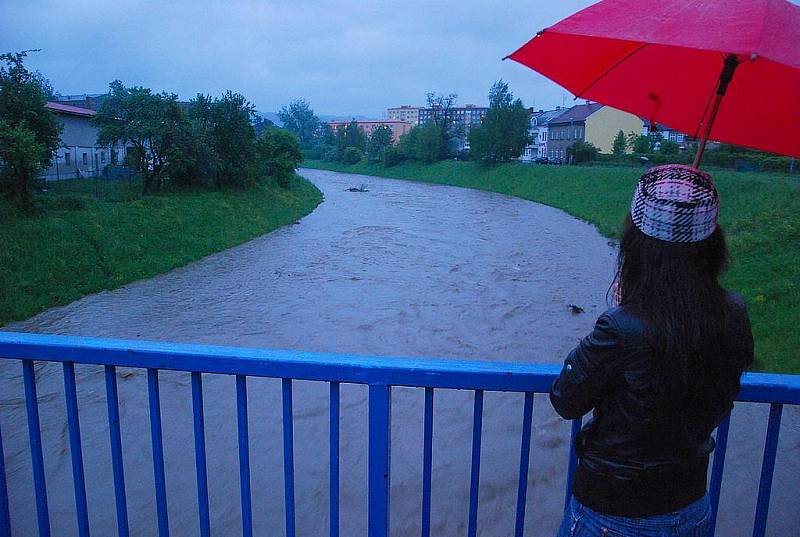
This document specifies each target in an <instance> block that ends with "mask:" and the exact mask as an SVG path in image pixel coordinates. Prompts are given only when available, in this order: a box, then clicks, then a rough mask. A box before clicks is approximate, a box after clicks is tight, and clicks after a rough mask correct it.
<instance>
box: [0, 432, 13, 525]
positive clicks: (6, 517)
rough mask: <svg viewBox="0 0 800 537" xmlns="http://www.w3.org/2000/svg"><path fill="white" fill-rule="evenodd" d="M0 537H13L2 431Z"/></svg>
mask: <svg viewBox="0 0 800 537" xmlns="http://www.w3.org/2000/svg"><path fill="white" fill-rule="evenodd" d="M0 537H11V513H10V511H9V509H8V484H7V483H6V459H5V451H3V433H2V431H0Z"/></svg>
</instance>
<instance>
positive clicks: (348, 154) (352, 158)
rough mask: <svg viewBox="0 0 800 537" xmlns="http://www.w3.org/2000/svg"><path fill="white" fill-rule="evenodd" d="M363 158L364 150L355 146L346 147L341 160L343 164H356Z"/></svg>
mask: <svg viewBox="0 0 800 537" xmlns="http://www.w3.org/2000/svg"><path fill="white" fill-rule="evenodd" d="M362 158H364V152H363V151H361V150H360V149H359V148H357V147H348V148H347V149H345V150H344V155H343V156H342V162H344V163H345V164H358V163H359V162H361V159H362Z"/></svg>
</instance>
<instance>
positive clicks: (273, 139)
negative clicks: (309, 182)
mask: <svg viewBox="0 0 800 537" xmlns="http://www.w3.org/2000/svg"><path fill="white" fill-rule="evenodd" d="M256 154H257V156H258V165H259V166H260V167H261V169H262V170H263V171H264V173H266V174H267V175H268V176H270V177H273V178H274V179H275V180H276V181H277V182H278V185H280V186H281V187H283V188H288V187H289V184H290V183H291V180H292V175H293V174H294V171H295V170H296V169H297V167H298V166H299V165H300V163H301V162H302V161H303V154H302V153H301V152H300V142H299V141H298V139H297V137H296V136H295V135H294V134H292V133H291V132H289V131H287V130H285V129H278V128H275V127H269V128H267V129H266V130H265V131H264V134H262V135H261V136H260V137H259V138H258V140H257V141H256Z"/></svg>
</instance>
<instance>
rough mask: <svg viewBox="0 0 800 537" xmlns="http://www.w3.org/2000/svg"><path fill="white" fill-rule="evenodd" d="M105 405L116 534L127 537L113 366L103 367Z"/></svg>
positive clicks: (117, 406) (120, 439) (123, 479)
mask: <svg viewBox="0 0 800 537" xmlns="http://www.w3.org/2000/svg"><path fill="white" fill-rule="evenodd" d="M105 373H106V404H107V406H108V434H109V437H110V442H111V468H112V471H113V473H114V496H115V502H116V506H117V534H118V535H119V537H128V536H129V534H130V531H129V529H128V500H127V498H126V495H125V467H124V465H123V463H122V435H121V434H120V428H119V394H118V392H117V371H116V368H115V367H114V366H113V365H107V366H105Z"/></svg>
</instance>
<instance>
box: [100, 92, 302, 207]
mask: <svg viewBox="0 0 800 537" xmlns="http://www.w3.org/2000/svg"><path fill="white" fill-rule="evenodd" d="M184 109H185V110H186V111H184ZM93 121H94V123H95V125H97V126H98V128H99V134H98V143H100V144H110V143H125V144H127V145H128V146H129V150H128V154H129V156H130V155H133V159H134V161H135V165H136V168H137V171H138V173H139V175H140V176H141V177H142V178H143V186H142V191H143V193H145V194H147V193H151V192H155V191H158V190H160V189H162V188H163V187H164V185H165V184H166V182H167V181H172V182H174V183H175V184H179V185H184V186H206V187H208V186H213V187H216V188H225V187H248V186H252V185H253V184H255V183H256V182H257V181H258V180H259V179H260V178H261V177H263V176H264V174H266V175H270V174H271V173H272V172H274V173H276V174H277V175H275V176H272V177H273V178H274V179H275V180H277V181H278V182H279V183H280V184H281V185H284V186H288V184H289V183H288V180H287V173H286V169H285V166H286V165H288V163H294V167H293V168H292V170H294V169H295V168H296V167H297V165H298V164H299V162H300V160H301V157H298V155H299V148H297V147H295V146H296V145H297V144H296V140H295V143H294V144H292V143H291V142H289V141H287V140H288V138H286V136H288V137H290V138H292V139H294V135H293V134H291V133H289V132H288V131H285V135H286V136H280V137H278V135H276V134H275V133H274V132H273V129H274V127H270V126H269V125H271V122H269V123H268V122H267V121H265V120H263V119H260V118H258V117H257V116H256V114H255V107H254V106H253V105H252V104H251V103H250V102H249V101H248V100H247V99H246V98H245V97H244V96H243V95H242V94H240V93H236V92H233V91H227V92H225V93H224V94H223V95H222V96H220V97H218V98H212V97H211V96H207V95H203V94H198V95H197V97H196V98H195V99H193V100H192V101H190V102H189V103H188V105H186V106H184V107H181V106H180V105H179V103H178V100H177V96H176V95H174V94H167V93H160V94H156V93H153V92H152V91H151V90H150V89H148V88H143V87H138V86H133V87H125V85H124V84H122V82H120V81H118V80H117V81H114V82H112V83H111V85H110V95H109V97H108V98H106V99H105V100H104V101H103V103H102V105H101V106H100V109H99V110H98V112H97V115H96V116H95V117H94V119H93ZM256 126H258V128H259V130H260V131H261V134H260V136H259V135H257V133H256ZM264 137H268V140H267V141H266V142H263V143H262V140H261V139H262V138H264ZM276 140H277V141H278V142H280V143H278V146H279V147H280V148H281V149H280V151H285V154H281V155H278V156H275V155H276V153H275V151H278V149H277V148H272V145H271V144H273V143H277V142H276ZM265 147H268V148H271V149H269V150H267V151H266V152H265ZM267 153H269V154H271V155H273V156H272V157H270V158H273V159H274V160H271V161H269V162H264V161H262V159H263V158H264V157H263V155H265V154H267ZM275 159H276V160H275ZM278 161H280V162H279V163H278Z"/></svg>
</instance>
